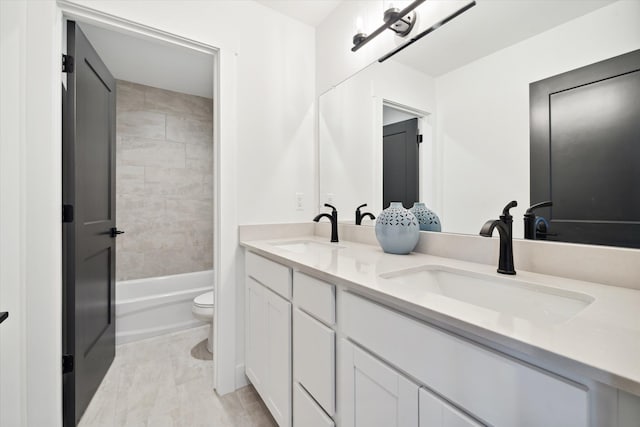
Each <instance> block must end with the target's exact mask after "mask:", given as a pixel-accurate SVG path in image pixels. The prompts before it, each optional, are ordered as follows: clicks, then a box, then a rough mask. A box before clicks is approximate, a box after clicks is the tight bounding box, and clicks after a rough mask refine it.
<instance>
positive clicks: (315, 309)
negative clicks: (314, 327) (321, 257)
mask: <svg viewBox="0 0 640 427" xmlns="http://www.w3.org/2000/svg"><path fill="white" fill-rule="evenodd" d="M293 300H294V302H295V303H296V304H297V305H298V306H300V307H301V308H302V309H303V310H304V311H306V312H307V313H309V314H311V315H312V316H314V317H315V318H317V319H318V320H320V321H322V322H324V323H326V324H327V325H333V324H334V323H335V321H336V287H335V286H333V285H331V284H329V283H326V282H323V281H321V280H318V279H315V278H313V277H310V276H307V275H306V274H303V273H300V272H297V271H295V272H294V273H293Z"/></svg>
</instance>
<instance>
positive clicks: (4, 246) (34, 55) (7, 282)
mask: <svg viewBox="0 0 640 427" xmlns="http://www.w3.org/2000/svg"><path fill="white" fill-rule="evenodd" d="M0 17H1V22H0V40H1V42H0V93H1V94H2V97H1V103H0V140H1V141H0V236H2V237H1V238H0V310H2V311H9V312H10V315H9V319H7V320H6V321H5V322H4V323H3V324H2V326H0V425H2V426H12V427H13V426H16V427H17V426H33V427H36V426H45V425H47V426H49V425H50V426H57V425H60V421H61V417H62V407H61V394H62V378H61V355H62V337H61V330H62V329H61V321H62V313H61V311H62V310H61V287H60V277H61V262H60V261H61V240H60V235H61V217H60V211H61V209H60V207H61V179H60V178H61V150H60V138H61V128H60V123H61V120H60V110H61V108H60V100H61V92H60V73H59V70H60V45H61V38H60V36H61V26H60V23H61V16H60V14H59V13H58V12H57V10H56V7H55V3H53V2H4V1H3V2H0Z"/></svg>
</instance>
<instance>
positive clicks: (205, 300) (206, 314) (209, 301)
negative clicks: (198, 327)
mask: <svg viewBox="0 0 640 427" xmlns="http://www.w3.org/2000/svg"><path fill="white" fill-rule="evenodd" d="M191 312H192V313H193V317H195V318H196V319H198V320H202V321H203V322H208V323H209V334H208V335H207V350H209V352H210V353H213V342H212V337H213V335H212V333H213V291H211V292H207V293H204V294H202V295H198V296H197V297H195V298H194V299H193V306H192V307H191Z"/></svg>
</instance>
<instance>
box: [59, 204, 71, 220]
mask: <svg viewBox="0 0 640 427" xmlns="http://www.w3.org/2000/svg"><path fill="white" fill-rule="evenodd" d="M62 222H73V205H62Z"/></svg>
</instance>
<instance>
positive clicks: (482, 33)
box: [393, 0, 615, 77]
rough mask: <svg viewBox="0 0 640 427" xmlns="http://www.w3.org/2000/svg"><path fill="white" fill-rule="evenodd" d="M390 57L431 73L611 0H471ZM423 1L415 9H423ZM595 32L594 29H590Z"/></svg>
mask: <svg viewBox="0 0 640 427" xmlns="http://www.w3.org/2000/svg"><path fill="white" fill-rule="evenodd" d="M476 1H477V4H476V6H474V7H473V8H471V9H469V10H468V11H466V12H465V13H463V14H462V15H460V16H458V17H457V18H455V19H454V20H452V21H450V22H448V23H447V24H445V25H443V26H442V27H441V28H438V29H437V30H436V31H434V32H433V33H431V34H428V35H426V36H425V37H424V38H423V39H421V40H420V41H418V42H416V43H415V44H414V45H412V46H410V47H408V48H407V49H405V50H403V51H402V52H400V53H398V54H396V55H395V56H394V57H393V60H395V61H398V62H401V63H403V64H406V65H408V66H410V67H413V68H415V69H418V70H421V71H422V72H424V73H426V74H429V75H430V76H433V77H437V76H440V75H442V74H445V73H447V72H449V71H452V70H455V69H456V68H459V67H461V66H463V65H465V64H468V63H470V62H472V61H474V60H476V59H479V58H482V57H484V56H486V55H489V54H491V53H493V52H497V51H498V50H500V49H503V48H505V47H507V46H511V45H513V44H515V43H518V42H520V41H522V40H525V39H527V38H529V37H532V36H534V35H536V34H539V33H541V32H544V31H546V30H549V29H551V28H553V27H556V26H558V25H560V24H563V23H565V22H568V21H570V20H572V19H575V18H577V17H579V16H582V15H585V14H587V13H589V12H591V11H593V10H596V9H598V8H600V7H603V6H606V5H608V4H611V3H613V2H614V1H615V0H556V1H551V0H548V1H541V0H476ZM428 7H429V2H426V3H424V4H423V5H422V6H420V8H419V9H418V13H419V14H422V13H427V11H428ZM593 31H594V32H596V33H597V31H598V29H597V28H594V29H593Z"/></svg>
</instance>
